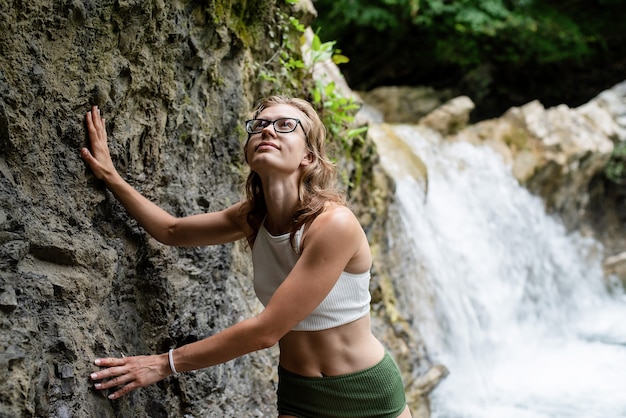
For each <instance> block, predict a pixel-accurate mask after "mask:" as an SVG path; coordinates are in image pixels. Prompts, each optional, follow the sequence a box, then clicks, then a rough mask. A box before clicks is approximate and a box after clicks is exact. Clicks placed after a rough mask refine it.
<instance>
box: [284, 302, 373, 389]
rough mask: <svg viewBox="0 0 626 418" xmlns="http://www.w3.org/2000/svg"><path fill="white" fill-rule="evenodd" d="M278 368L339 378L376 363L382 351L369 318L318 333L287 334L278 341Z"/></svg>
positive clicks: (302, 373) (302, 374)
mask: <svg viewBox="0 0 626 418" xmlns="http://www.w3.org/2000/svg"><path fill="white" fill-rule="evenodd" d="M279 345H280V365H281V366H282V367H283V368H285V369H286V370H289V371H290V372H293V373H297V374H299V375H301V376H310V377H324V376H339V375H342V374H347V373H353V372H357V371H360V370H364V369H367V368H368V367H372V366H374V365H376V364H377V363H379V362H380V361H381V360H382V358H383V356H384V354H385V349H384V347H383V346H382V344H381V343H380V341H378V340H377V339H376V337H374V336H373V335H372V332H371V328H370V316H369V314H368V315H365V316H364V317H362V318H360V319H357V320H356V321H353V322H350V323H348V324H345V325H341V326H338V327H335V328H330V329H326V330H322V331H291V332H289V333H288V334H287V335H285V336H284V337H283V338H282V339H281V340H280V343H279Z"/></svg>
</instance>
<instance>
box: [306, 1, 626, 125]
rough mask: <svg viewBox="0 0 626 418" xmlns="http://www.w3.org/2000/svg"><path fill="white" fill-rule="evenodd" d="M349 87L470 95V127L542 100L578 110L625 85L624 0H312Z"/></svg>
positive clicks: (323, 35)
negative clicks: (342, 60) (338, 53)
mask: <svg viewBox="0 0 626 418" xmlns="http://www.w3.org/2000/svg"><path fill="white" fill-rule="evenodd" d="M314 6H315V8H316V9H317V11H318V18H317V19H316V20H315V21H314V22H313V27H314V29H315V30H316V32H317V33H318V35H319V37H320V38H321V39H322V40H323V41H336V44H335V48H337V49H338V50H340V51H341V54H343V55H345V56H347V57H348V58H349V62H347V63H344V64H342V65H341V70H342V73H343V75H344V76H345V78H346V80H347V81H348V84H349V85H350V87H351V88H352V89H354V90H357V91H369V90H372V89H374V88H376V87H379V86H430V87H434V88H435V89H450V90H452V92H454V94H463V95H467V96H469V97H470V98H471V99H472V100H473V101H474V103H475V104H476V109H475V110H474V111H473V112H472V115H471V117H472V120H473V121H474V122H476V121H479V120H483V119H487V118H492V117H497V116H500V115H501V114H502V113H503V112H504V111H506V110H507V109H508V108H509V107H511V106H519V105H523V104H525V103H528V102H529V101H531V100H535V99H538V100H540V101H541V103H542V104H543V105H544V106H546V107H550V106H554V105H557V104H562V103H565V104H567V105H569V106H572V107H574V106H578V105H581V104H583V103H585V102H587V101H588V100H589V99H590V98H592V97H594V96H595V95H597V94H598V93H600V92H601V91H603V90H605V89H607V88H610V87H612V86H613V85H615V84H616V83H618V82H621V81H623V80H624V79H626V42H625V41H626V25H625V22H626V7H625V6H626V2H625V1H624V0H557V1H549V0H542V1H539V0H509V1H505V0H453V1H452V0H315V1H314Z"/></svg>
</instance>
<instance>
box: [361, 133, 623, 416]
mask: <svg viewBox="0 0 626 418" xmlns="http://www.w3.org/2000/svg"><path fill="white" fill-rule="evenodd" d="M373 128H374V129H373V130H372V133H373V135H374V137H375V139H376V142H377V145H378V147H379V152H380V154H381V158H382V163H383V166H385V167H386V168H387V170H388V171H389V172H390V174H392V176H393V177H394V178H395V180H396V182H397V190H396V199H397V205H396V207H395V209H394V210H395V211H396V212H397V216H396V219H395V220H394V221H395V222H396V223H397V227H396V228H393V230H398V229H400V230H402V234H401V235H398V232H394V233H393V235H394V236H391V237H390V239H391V240H392V241H394V242H396V243H397V245H396V247H397V248H398V250H399V251H403V252H404V253H405V254H404V255H402V257H403V266H402V269H401V271H402V272H403V273H402V274H401V275H402V277H403V278H402V279H401V280H402V281H401V284H399V285H398V288H399V289H401V290H400V291H401V292H403V293H402V295H401V297H400V301H399V303H400V304H401V305H402V306H401V309H402V310H404V311H405V312H409V313H410V316H411V317H412V319H413V320H414V323H415V326H416V327H417V328H418V329H419V332H420V333H421V334H422V336H423V338H424V340H425V342H426V345H427V349H428V352H429V354H430V356H431V358H432V360H433V361H434V362H436V363H442V364H443V365H445V366H446V367H447V368H448V369H449V371H450V374H449V375H448V377H446V378H445V379H444V380H443V381H442V382H441V384H440V385H439V386H438V387H437V388H436V389H435V391H434V392H433V394H432V401H433V405H432V408H433V417H434V418H496V417H497V418H618V417H626V299H625V297H624V293H623V291H622V289H621V287H619V286H618V285H617V284H615V285H613V286H609V285H607V283H606V280H605V279H604V278H603V276H602V269H601V260H602V257H603V254H602V247H601V246H600V245H599V244H598V243H596V242H594V241H593V240H591V239H588V238H583V237H581V236H580V235H579V234H568V233H567V231H566V230H565V228H564V227H563V225H562V224H561V222H560V221H559V219H557V218H555V217H553V216H550V215H548V214H546V212H545V209H544V205H543V203H542V201H541V200H540V199H539V198H538V197H536V196H533V195H531V194H530V193H529V192H528V191H527V190H526V189H524V188H523V187H520V186H519V184H518V182H517V180H515V179H514V178H513V176H512V174H511V173H510V169H509V168H508V167H507V166H506V165H505V164H504V163H503V161H502V159H501V158H500V157H499V156H498V155H496V154H495V153H494V152H493V151H491V150H490V149H489V148H486V147H479V146H474V145H471V144H468V143H463V142H457V143H443V142H441V141H440V139H439V138H437V137H434V136H430V137H427V136H426V135H425V134H424V131H420V130H418V129H417V128H415V127H411V126H394V127H393V132H394V133H395V135H396V136H397V138H396V139H395V141H399V140H400V141H402V142H403V144H402V145H401V146H400V147H398V143H397V142H396V143H389V142H388V141H389V140H390V138H391V137H393V135H390V131H387V132H383V131H381V130H380V129H381V128H376V127H373ZM377 132H378V133H377ZM399 149H400V151H399V152H398V150H399ZM411 153H414V154H415V155H417V156H419V158H420V159H421V160H423V161H424V163H425V165H426V166H427V169H428V191H427V196H426V198H425V197H424V187H423V186H422V185H421V184H420V183H419V181H416V179H415V173H416V169H415V167H414V166H413V165H414V157H411V155H410V154H411ZM417 171H419V170H417ZM609 287H611V289H608V288H609Z"/></svg>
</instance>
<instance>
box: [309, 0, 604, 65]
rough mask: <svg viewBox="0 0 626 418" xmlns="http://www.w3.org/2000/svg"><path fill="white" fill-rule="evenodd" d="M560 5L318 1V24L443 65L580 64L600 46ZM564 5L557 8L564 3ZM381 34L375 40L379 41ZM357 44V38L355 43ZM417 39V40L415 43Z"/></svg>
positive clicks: (495, 0) (496, 0) (331, 32)
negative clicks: (424, 52) (414, 50)
mask: <svg viewBox="0 0 626 418" xmlns="http://www.w3.org/2000/svg"><path fill="white" fill-rule="evenodd" d="M554 3H555V2H542V1H536V0H517V1H504V0H456V1H449V0H421V1H419V0H366V1H360V2H356V1H354V0H317V1H316V3H315V4H316V7H317V8H318V11H319V18H318V19H317V21H316V22H314V24H315V25H316V27H318V28H319V29H320V30H321V31H322V32H321V33H322V34H323V35H324V36H326V37H329V38H332V39H345V38H346V34H348V33H350V32H354V31H359V32H361V33H362V34H363V35H361V36H363V38H360V39H359V38H357V42H364V43H367V40H366V38H367V35H366V34H367V33H368V32H369V33H370V34H371V35H370V38H371V37H373V36H384V37H385V39H386V42H387V43H388V44H389V45H390V46H391V45H403V46H405V47H406V46H408V44H409V43H410V41H411V40H412V41H413V43H414V44H415V45H416V46H417V45H419V43H420V41H421V42H423V43H425V44H427V45H428V47H429V48H430V49H432V48H434V51H431V53H432V55H433V56H434V57H435V59H436V60H438V61H439V62H440V63H441V64H444V65H445V64H452V65H458V66H459V67H461V68H462V69H463V70H465V71H466V70H469V69H471V68H473V67H475V66H478V65H480V64H482V63H484V62H507V63H517V64H519V63H523V62H537V63H550V62H557V61H562V60H565V59H574V60H579V59H581V58H582V57H585V56H587V55H589V54H590V53H591V49H590V47H589V45H590V43H592V42H593V41H594V40H595V39H596V38H595V37H594V34H593V33H585V32H584V31H583V28H582V27H580V26H579V24H577V23H576V22H575V21H574V20H573V19H572V17H571V16H570V15H568V13H567V12H566V10H562V9H559V8H557V7H555V6H554V5H553V4H554ZM557 4H558V3H557ZM372 32H374V33H372ZM348 36H349V37H356V36H355V35H348ZM411 38H412V39H411Z"/></svg>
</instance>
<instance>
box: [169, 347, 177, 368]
mask: <svg viewBox="0 0 626 418" xmlns="http://www.w3.org/2000/svg"><path fill="white" fill-rule="evenodd" d="M167 357H168V358H169V359H170V369H171V370H172V374H176V373H178V372H177V371H176V367H174V349H173V348H170V351H169V353H167Z"/></svg>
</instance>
